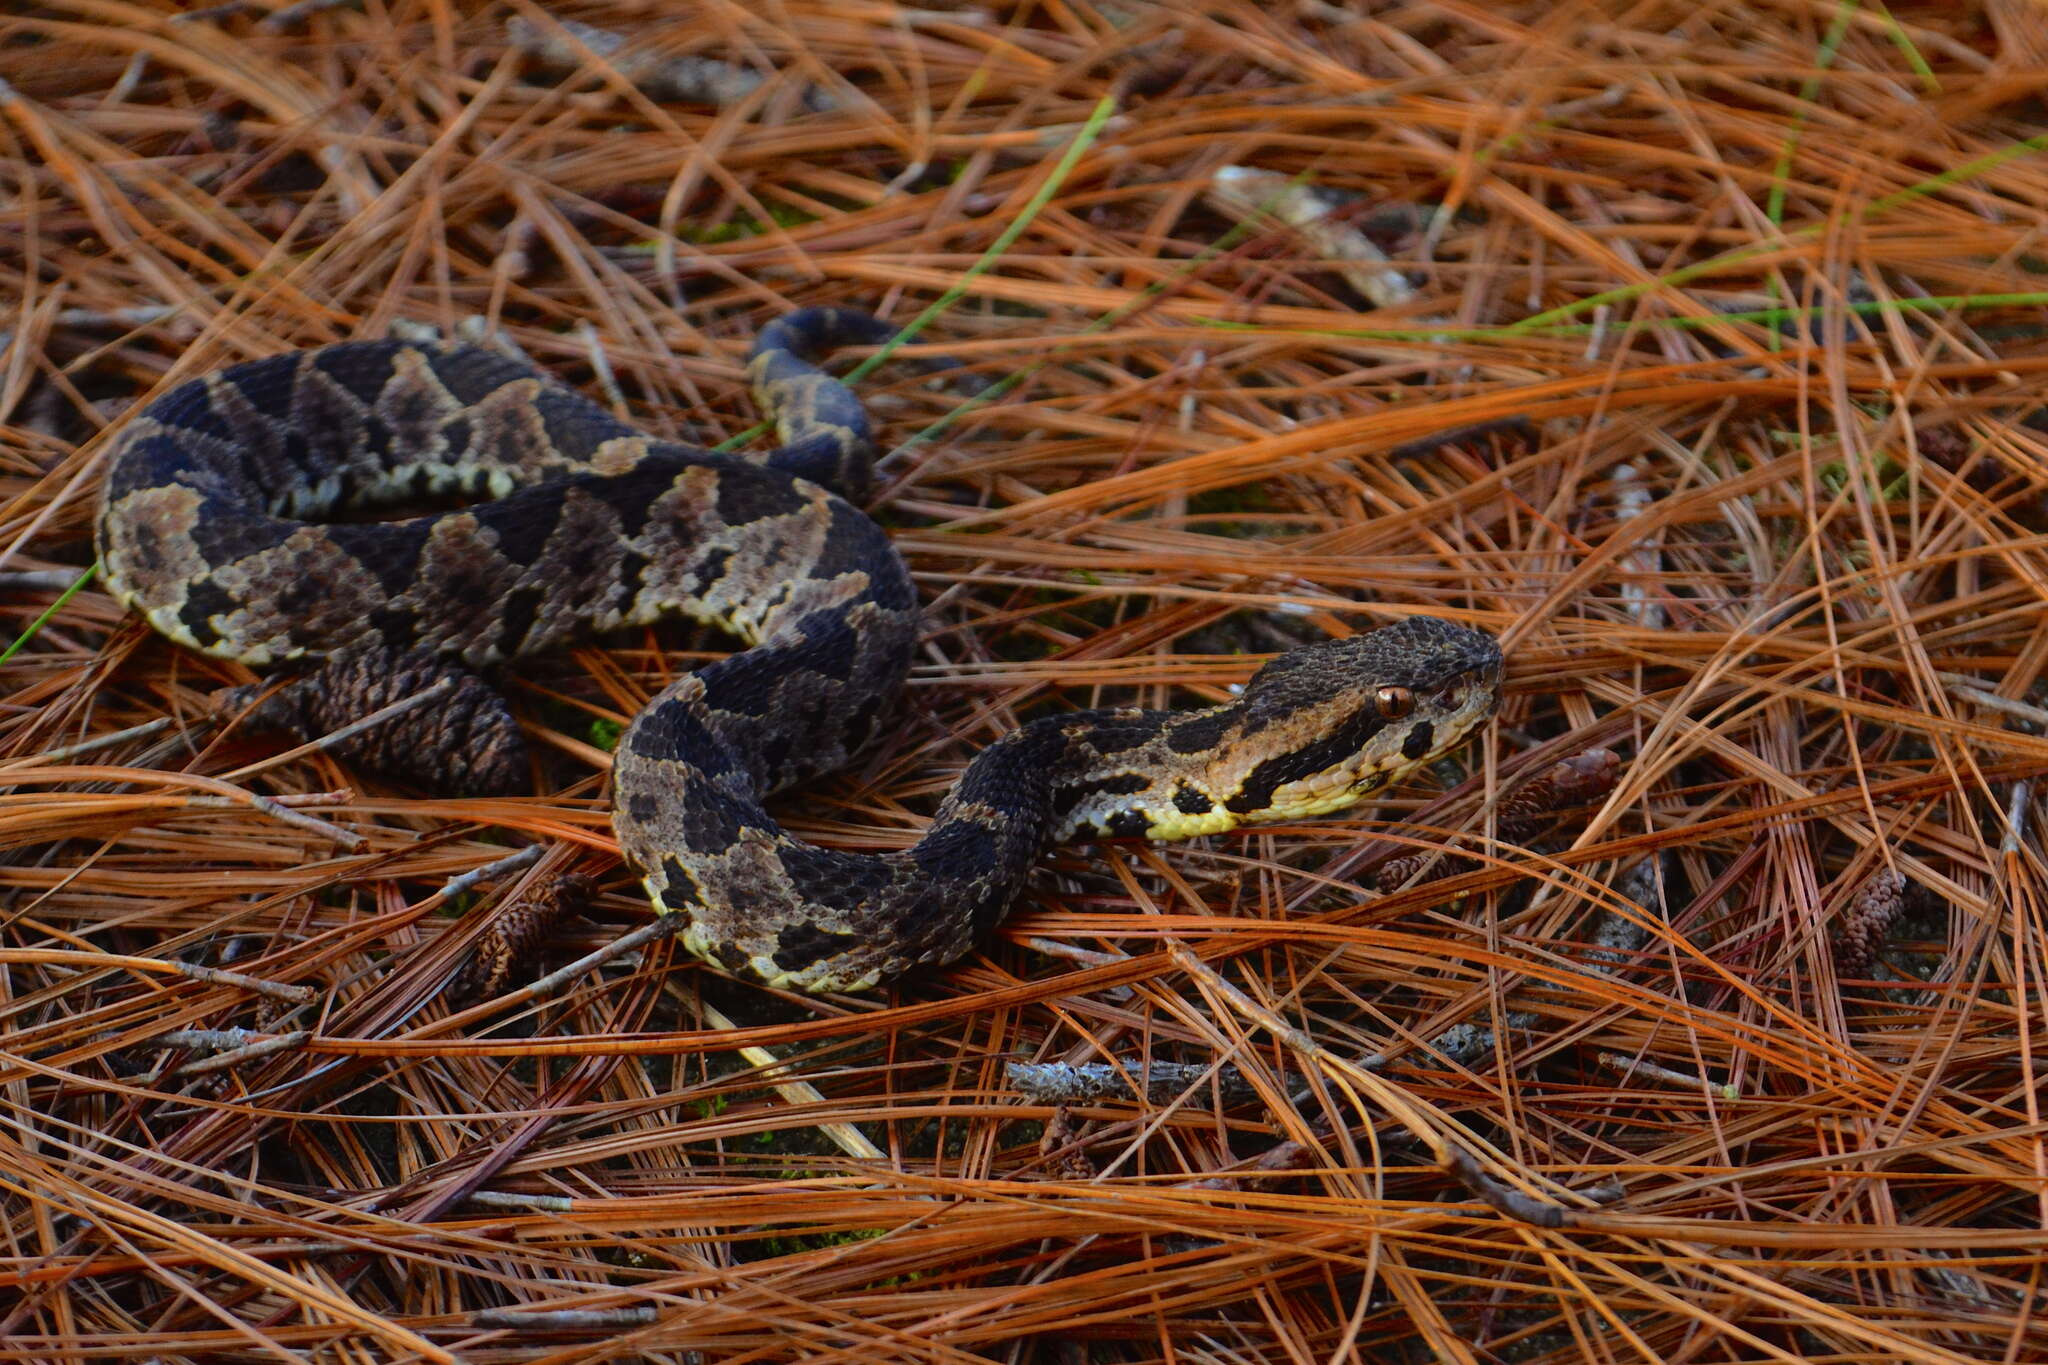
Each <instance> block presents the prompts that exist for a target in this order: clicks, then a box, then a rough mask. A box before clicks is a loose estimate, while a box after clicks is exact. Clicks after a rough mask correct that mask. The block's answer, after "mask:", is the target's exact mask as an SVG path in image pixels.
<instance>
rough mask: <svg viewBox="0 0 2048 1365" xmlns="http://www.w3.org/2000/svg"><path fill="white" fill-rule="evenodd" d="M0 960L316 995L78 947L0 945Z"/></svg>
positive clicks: (304, 998)
mask: <svg viewBox="0 0 2048 1365" xmlns="http://www.w3.org/2000/svg"><path fill="white" fill-rule="evenodd" d="M0 963H7V964H12V965H18V966H24V967H27V966H46V967H71V968H76V969H78V970H80V971H88V972H103V971H121V970H127V971H137V972H147V973H149V974H151V975H152V976H182V977H184V978H186V979H187V980H189V981H200V982H204V983H205V984H207V985H209V986H233V987H235V988H237V989H239V990H245V991H254V992H255V993H256V994H258V995H268V996H273V997H275V998H277V999H279V1000H289V1001H290V1002H292V1003H293V1004H295V1005H303V1004H307V1003H309V1002H310V1001H313V1000H315V999H318V998H319V992H318V991H316V990H314V989H313V988H312V987H311V986H287V985H285V984H283V983H282V982H278V981H265V980H263V979H262V978H260V977H254V976H244V975H243V974H242V973H240V972H229V971H223V970H221V969H220V968H218V967H199V966H194V965H193V964H192V963H189V962H166V961H164V960H163V959H162V958H157V957H127V956H124V955H122V954H118V953H92V952H86V951H84V950H83V949H78V948H0Z"/></svg>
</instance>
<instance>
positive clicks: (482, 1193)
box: [462, 1190, 576, 1213]
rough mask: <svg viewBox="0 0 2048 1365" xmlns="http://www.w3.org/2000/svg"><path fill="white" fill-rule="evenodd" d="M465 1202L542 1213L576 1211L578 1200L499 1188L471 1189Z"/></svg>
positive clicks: (484, 1206)
mask: <svg viewBox="0 0 2048 1365" xmlns="http://www.w3.org/2000/svg"><path fill="white" fill-rule="evenodd" d="M462 1202H463V1203H465V1204H475V1205H476V1206H477V1207H478V1208H484V1209H519V1210H522V1211H523V1210H536V1211H538V1212H541V1213H574V1212H575V1211H576V1201H575V1200H573V1199H569V1198H565V1197H564V1196H562V1195H559V1194H510V1193H502V1192H500V1191H498V1190H471V1191H470V1192H469V1193H468V1194H466V1195H464V1196H463V1197H462Z"/></svg>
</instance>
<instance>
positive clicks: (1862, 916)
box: [1832, 869, 1908, 976]
mask: <svg viewBox="0 0 2048 1365" xmlns="http://www.w3.org/2000/svg"><path fill="white" fill-rule="evenodd" d="M1907 889H1908V885H1907V882H1906V879H1905V878H1904V877H1902V876H1900V875H1899V874H1898V873H1896V872H1893V871H1891V870H1889V869H1887V870H1885V871H1883V872H1877V873H1873V874H1872V875H1871V877H1870V880H1868V881H1866V882H1864V883H1863V885H1862V886H1860V887H1858V888H1857V891H1856V894H1855V895H1854V896H1851V897H1850V898H1849V903H1848V905H1846V906H1844V907H1843V909H1842V915H1841V918H1840V919H1839V920H1838V921H1836V923H1835V932H1834V935H1833V939H1832V941H1833V946H1834V950H1835V971H1836V972H1838V973H1839V974H1841V975H1843V976H1868V975H1870V969H1871V968H1872V967H1873V966H1875V965H1876V964H1877V950H1878V949H1879V948H1880V947H1881V946H1883V944H1884V941H1885V937H1886V935H1888V934H1889V933H1890V932H1891V928H1892V921H1893V920H1895V919H1897V918H1898V917H1899V912H1900V911H1902V910H1904V909H1905V908H1906V895H1907Z"/></svg>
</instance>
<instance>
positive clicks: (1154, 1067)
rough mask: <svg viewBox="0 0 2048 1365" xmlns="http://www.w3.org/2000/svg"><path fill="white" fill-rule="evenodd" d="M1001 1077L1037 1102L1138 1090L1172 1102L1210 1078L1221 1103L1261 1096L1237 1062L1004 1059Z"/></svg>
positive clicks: (1123, 1095)
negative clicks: (1225, 1063) (1117, 1063)
mask: <svg viewBox="0 0 2048 1365" xmlns="http://www.w3.org/2000/svg"><path fill="white" fill-rule="evenodd" d="M1003 1079H1004V1080H1006V1081H1008V1082H1009V1083H1010V1084H1011V1085H1012V1086H1014V1087H1016V1089H1017V1091H1018V1092H1019V1093H1020V1094H1022V1095H1023V1096H1024V1097H1025V1098H1026V1099H1029V1100H1032V1101H1035V1102H1036V1103H1039V1104H1085V1103H1088V1102H1089V1101H1091V1100H1100V1099H1118V1100H1128V1099H1136V1098H1137V1097H1138V1093H1139V1090H1140V1089H1142V1090H1143V1092H1144V1095H1145V1098H1147V1099H1149V1100H1151V1101H1153V1102H1154V1103H1170V1102H1171V1101H1173V1100H1176V1099H1179V1098H1180V1097H1181V1096H1182V1095H1185V1094H1188V1093H1190V1092H1193V1093H1196V1094H1200V1093H1202V1092H1203V1091H1204V1090H1205V1089H1206V1088H1207V1087H1208V1086H1209V1085H1211V1084H1212V1083H1213V1084H1215V1085H1216V1086H1217V1088H1218V1089H1220V1090H1221V1092H1222V1095H1221V1098H1222V1100H1223V1102H1224V1103H1225V1104H1232V1105H1235V1104H1249V1103H1251V1102H1252V1101H1253V1100H1256V1099H1257V1098H1258V1097H1259V1092H1258V1090H1257V1088H1256V1087H1254V1086H1253V1085H1252V1084H1251V1082H1249V1081H1247V1080H1246V1079H1245V1078H1244V1073H1243V1072H1241V1071H1239V1070H1238V1069H1237V1068H1236V1067H1234V1066H1227V1065H1226V1066H1216V1065H1214V1064H1213V1063H1209V1062H1160V1061H1148V1060H1143V1059H1141V1060H1138V1061H1133V1062H1131V1063H1129V1064H1128V1065H1125V1066H1117V1065H1115V1064H1113V1063H1110V1062H1078V1063H1077V1062H1007V1063H1005V1064H1004V1066H1003ZM1133 1079H1135V1080H1136V1082H1137V1085H1136V1086H1133V1084H1132V1080H1133Z"/></svg>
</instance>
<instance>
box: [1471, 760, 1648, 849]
mask: <svg viewBox="0 0 2048 1365" xmlns="http://www.w3.org/2000/svg"><path fill="white" fill-rule="evenodd" d="M1620 776H1621V757H1620V755H1618V754H1616V753H1615V752H1614V751H1613V750H1612V749H1588V750H1586V751H1585V752H1584V753H1579V754H1573V755H1572V756H1571V757H1570V758H1567V759H1563V760H1561V761H1560V762H1557V763H1553V764H1551V765H1550V767H1549V768H1547V769H1545V770H1544V771H1543V772H1542V773H1540V774H1538V775H1537V776H1536V777H1534V778H1531V779H1530V780H1529V781H1528V782H1525V783H1524V784H1522V786H1520V787H1518V788H1516V789H1515V790H1514V791H1512V792H1510V793H1509V794H1508V796H1507V799H1505V800H1504V801H1502V802H1501V803H1500V813H1499V814H1498V815H1497V816H1496V817H1495V826H1496V828H1498V829H1499V830H1500V834H1501V837H1502V838H1503V839H1516V840H1519V839H1523V838H1526V837H1527V836H1529V835H1531V834H1534V833H1535V832H1536V831H1538V830H1540V829H1541V828H1543V826H1544V824H1545V823H1547V822H1548V821H1549V820H1550V819H1551V818H1552V817H1553V816H1555V815H1556V814H1557V812H1558V811H1560V810H1563V809H1564V808H1566V807H1567V806H1583V805H1585V804H1586V803H1587V802H1589V801H1596V800H1598V799H1599V798H1601V797H1603V796H1605V795H1607V793H1609V792H1611V791H1613V790H1614V784H1615V782H1616V781H1617V780H1618V779H1619V778H1620Z"/></svg>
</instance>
